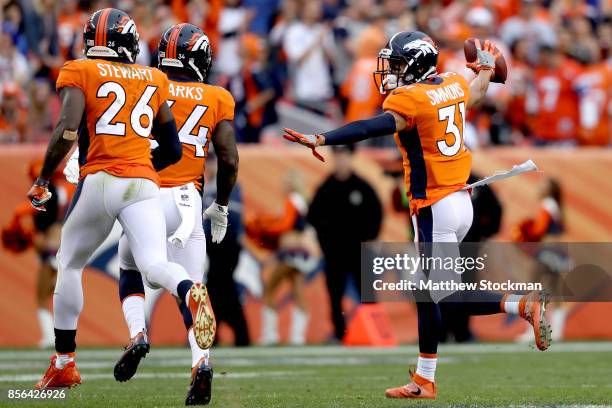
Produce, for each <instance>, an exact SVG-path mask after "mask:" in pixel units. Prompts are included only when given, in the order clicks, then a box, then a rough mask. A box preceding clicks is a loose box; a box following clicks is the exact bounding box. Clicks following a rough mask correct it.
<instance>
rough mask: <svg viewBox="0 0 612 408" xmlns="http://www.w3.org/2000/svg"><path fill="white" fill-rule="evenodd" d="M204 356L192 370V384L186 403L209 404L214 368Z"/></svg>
mask: <svg viewBox="0 0 612 408" xmlns="http://www.w3.org/2000/svg"><path fill="white" fill-rule="evenodd" d="M206 360H207V359H206V358H202V359H201V360H200V362H199V364H198V365H197V366H196V367H194V368H193V370H192V371H191V384H190V385H189V391H187V399H186V400H185V405H207V404H208V403H209V402H210V399H211V396H212V379H213V369H212V367H211V366H209V365H208V364H207V363H206Z"/></svg>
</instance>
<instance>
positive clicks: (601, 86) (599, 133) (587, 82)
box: [574, 46, 612, 146]
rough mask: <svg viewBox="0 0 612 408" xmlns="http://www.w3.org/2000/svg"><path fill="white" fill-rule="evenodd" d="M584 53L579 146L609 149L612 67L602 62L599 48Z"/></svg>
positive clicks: (579, 82)
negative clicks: (606, 147)
mask: <svg viewBox="0 0 612 408" xmlns="http://www.w3.org/2000/svg"><path fill="white" fill-rule="evenodd" d="M584 51H585V55H584V58H583V62H584V71H583V73H581V74H580V75H579V76H578V77H577V78H576V79H575V82H574V86H575V88H576V90H577V92H578V95H579V101H580V105H579V107H580V110H579V112H580V124H579V128H578V142H579V143H580V144H581V145H586V146H607V145H609V144H610V132H611V128H610V112H609V106H610V92H611V91H610V89H612V67H611V66H610V65H609V64H607V63H606V62H602V61H601V57H600V55H601V53H600V49H599V47H598V46H596V47H595V48H593V49H590V50H588V49H585V50H584Z"/></svg>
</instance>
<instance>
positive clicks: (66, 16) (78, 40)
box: [57, 0, 87, 60]
mask: <svg viewBox="0 0 612 408" xmlns="http://www.w3.org/2000/svg"><path fill="white" fill-rule="evenodd" d="M78 6H79V4H78V2H77V1H76V0H64V1H62V2H61V7H60V11H59V14H58V16H57V40H58V44H59V49H60V55H61V56H62V57H63V58H64V59H66V60H72V59H77V58H79V57H80V56H81V49H82V48H83V25H84V24H85V22H86V21H87V15H86V14H85V13H84V12H83V11H80V10H79V8H78Z"/></svg>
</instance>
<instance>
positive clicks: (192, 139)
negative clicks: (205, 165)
mask: <svg viewBox="0 0 612 408" xmlns="http://www.w3.org/2000/svg"><path fill="white" fill-rule="evenodd" d="M174 102H175V101H171V100H168V106H170V107H172V105H174ZM207 110H208V106H204V105H197V106H196V107H195V108H194V109H193V111H191V113H190V114H189V117H187V120H186V121H185V123H183V126H181V128H180V129H179V131H178V134H179V139H180V141H181V143H185V144H188V145H192V146H195V156H196V157H206V145H207V144H208V131H209V129H208V128H207V127H206V126H198V123H200V119H202V116H204V114H205V113H206V111H207ZM196 127H197V128H198V134H197V135H196V136H194V135H193V134H192V133H193V131H194V130H195V128H196Z"/></svg>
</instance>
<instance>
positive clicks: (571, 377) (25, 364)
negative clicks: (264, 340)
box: [0, 343, 612, 408]
mask: <svg viewBox="0 0 612 408" xmlns="http://www.w3.org/2000/svg"><path fill="white" fill-rule="evenodd" d="M119 353H120V350H119V349H82V350H80V351H79V354H78V360H77V364H78V366H79V369H80V371H81V374H82V376H83V384H82V385H81V386H79V387H77V388H75V389H73V390H70V391H69V398H68V400H67V401H63V402H48V401H47V402H42V401H36V402H32V401H27V400H21V401H9V400H8V399H7V390H8V389H11V388H13V389H15V388H17V389H25V388H31V387H32V385H33V384H34V383H35V382H36V381H37V380H38V379H39V377H40V376H41V375H42V373H43V371H44V370H45V368H46V366H47V364H48V356H49V353H48V352H45V351H32V350H2V351H0V390H2V395H1V396H0V406H1V407H27V406H32V407H41V408H42V407H46V406H50V407H60V406H61V407H79V408H81V407H116V408H123V407H146V408H155V407H177V406H183V405H184V398H185V392H186V387H187V384H188V381H189V369H188V368H187V367H188V366H189V365H190V362H191V359H190V355H189V352H188V350H187V349H169V348H154V349H152V351H151V353H150V354H149V356H148V357H147V358H146V359H145V360H143V363H142V364H141V366H140V369H139V372H138V373H137V374H136V376H135V377H134V378H133V379H132V380H131V381H129V382H127V383H117V382H115V381H114V379H113V377H112V368H113V366H114V363H115V358H116V357H117V356H118V355H119ZM440 354H441V359H440V362H439V365H438V372H437V383H438V387H439V391H438V400H437V401H435V402H432V401H405V400H404V401H398V400H387V399H385V397H384V390H385V388H386V387H388V386H395V385H399V384H402V383H405V382H406V381H407V378H408V376H407V371H408V370H407V367H408V365H409V364H413V363H414V362H415V356H416V347H414V346H405V347H400V348H393V349H374V348H341V347H334V346H329V347H327V346H325V347H303V348H290V347H272V348H248V349H233V348H220V349H217V350H214V354H213V358H214V366H215V379H214V385H213V387H214V388H213V400H212V403H211V406H213V407H227V408H232V407H249V408H251V407H256V408H267V407H279V408H285V407H309V408H316V407H368V408H371V407H397V408H399V407H408V406H417V405H418V406H498V407H506V406H585V405H591V406H593V405H597V406H610V405H612V343H562V344H554V345H553V347H552V348H551V350H549V351H547V352H544V353H542V352H539V351H535V350H532V349H530V348H529V347H528V346H526V345H513V344H472V345H466V346H443V347H441V349H440Z"/></svg>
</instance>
